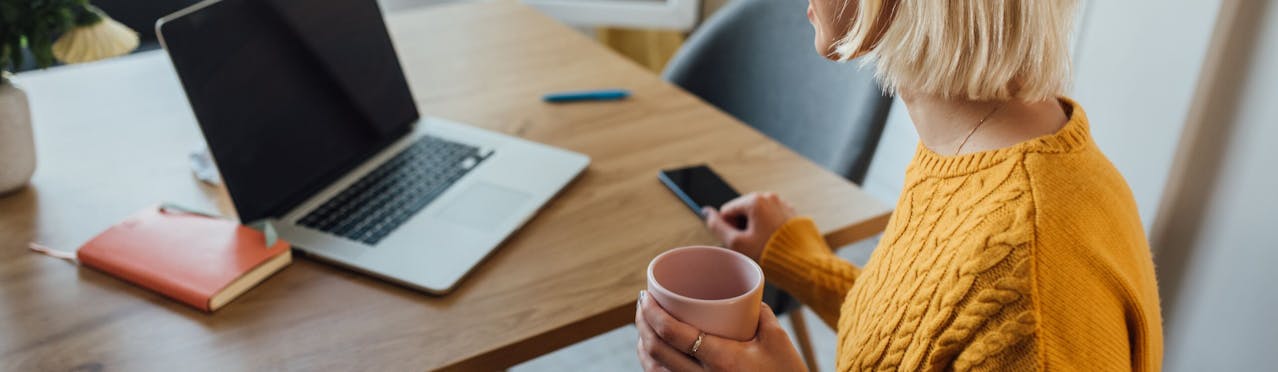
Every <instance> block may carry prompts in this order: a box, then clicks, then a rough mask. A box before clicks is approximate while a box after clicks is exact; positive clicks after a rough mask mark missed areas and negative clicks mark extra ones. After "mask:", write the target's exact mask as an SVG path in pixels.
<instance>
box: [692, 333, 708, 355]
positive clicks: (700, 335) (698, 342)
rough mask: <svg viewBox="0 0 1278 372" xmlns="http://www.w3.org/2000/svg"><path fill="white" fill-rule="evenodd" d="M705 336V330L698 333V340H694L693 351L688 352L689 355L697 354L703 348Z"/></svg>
mask: <svg viewBox="0 0 1278 372" xmlns="http://www.w3.org/2000/svg"><path fill="white" fill-rule="evenodd" d="M703 337H706V333H705V332H701V333H698V334H697V340H696V341H694V342H692V349H691V350H692V352H690V353H688V354H689V355H692V356H696V355H697V350H701V338H703Z"/></svg>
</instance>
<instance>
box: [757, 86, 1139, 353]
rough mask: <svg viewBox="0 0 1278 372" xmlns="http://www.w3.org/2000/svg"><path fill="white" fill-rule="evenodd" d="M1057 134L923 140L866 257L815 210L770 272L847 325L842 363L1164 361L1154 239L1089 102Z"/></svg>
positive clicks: (788, 232)
mask: <svg viewBox="0 0 1278 372" xmlns="http://www.w3.org/2000/svg"><path fill="white" fill-rule="evenodd" d="M1061 104H1062V105H1063V106H1065V107H1066V109H1067V110H1068V111H1069V114H1070V120H1069V122H1068V123H1067V124H1066V125H1065V127H1064V128H1063V129H1061V130H1060V131H1059V132H1058V133H1056V134H1053V135H1049V136H1043V137H1039V138H1035V139H1032V140H1029V141H1026V142H1023V143H1020V144H1017V145H1015V146H1012V147H1009V148H1005V149H999V150H994V151H987V152H980V153H974V154H967V155H960V156H953V157H950V156H942V155H938V154H936V153H933V152H932V151H930V150H928V149H927V148H925V147H923V146H922V145H919V147H918V150H917V153H916V155H915V157H914V161H913V163H912V164H911V165H910V167H909V169H908V170H907V172H906V186H905V189H904V191H903V192H902V194H901V199H900V201H899V202H898V203H897V208H896V211H895V213H894V214H893V215H892V218H891V220H890V222H889V223H888V226H887V231H885V232H884V234H883V238H882V240H881V241H880V243H879V246H878V248H877V249H876V250H875V251H874V254H873V255H872V256H871V257H870V260H869V262H868V263H866V265H865V267H864V268H863V269H858V268H857V267H855V266H853V265H852V264H851V263H848V262H847V261H844V260H842V259H839V258H838V257H836V256H835V255H834V254H833V253H832V251H831V250H830V248H829V247H828V246H827V245H826V244H825V242H824V241H823V240H822V238H821V235H820V233H819V232H818V231H817V229H816V227H815V225H813V223H812V221H811V220H809V219H807V218H795V219H793V220H790V221H788V222H787V223H786V224H785V225H784V226H782V227H781V229H780V230H779V231H778V232H777V233H776V234H775V235H773V236H772V238H771V239H770V240H769V242H768V244H767V247H766V248H765V249H764V252H763V257H762V259H761V260H760V261H761V262H762V266H763V269H764V271H765V273H766V275H767V277H768V280H769V281H771V282H773V283H775V284H777V285H779V286H780V287H782V288H783V289H786V290H787V291H789V292H790V293H792V294H794V295H795V296H796V297H798V298H799V299H800V300H801V301H803V302H804V303H806V304H808V305H809V306H811V308H812V309H813V310H815V311H816V313H817V314H819V315H820V316H821V318H822V319H823V320H825V322H826V323H828V324H829V325H830V326H832V327H835V328H837V329H838V337H839V348H838V370H840V371H863V370H928V371H935V370H949V369H954V370H959V371H963V370H1035V369H1038V370H1042V369H1050V370H1077V371H1119V370H1129V369H1130V370H1137V371H1157V370H1159V369H1160V366H1161V363H1162V346H1163V336H1162V319H1161V317H1160V315H1159V304H1158V291H1157V284H1156V283H1155V281H1154V268H1153V262H1152V259H1151V256H1150V251H1149V245H1148V243H1147V242H1146V241H1145V235H1144V232H1143V229H1142V227H1141V223H1140V220H1139V218H1138V217H1137V213H1136V205H1135V202H1134V200H1133V199H1132V195H1131V191H1130V190H1129V189H1128V187H1127V184H1126V183H1125V182H1124V181H1123V179H1122V176H1120V175H1119V174H1118V172H1117V171H1116V170H1115V169H1114V167H1113V165H1111V164H1110V162H1109V160H1107V159H1106V158H1105V156H1104V155H1103V154H1101V152H1100V150H1099V149H1097V148H1096V145H1095V144H1094V143H1093V142H1092V139H1091V135H1090V134H1089V131H1088V124H1087V118H1086V117H1085V115H1084V113H1083V110H1082V108H1080V107H1079V106H1078V104H1077V103H1075V102H1073V101H1070V100H1068V99H1062V100H1061Z"/></svg>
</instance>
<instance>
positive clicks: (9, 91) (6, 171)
mask: <svg viewBox="0 0 1278 372" xmlns="http://www.w3.org/2000/svg"><path fill="white" fill-rule="evenodd" d="M35 165H36V159H35V136H34V135H33V134H32V130H31V106H30V105H29V104H28V103H27V94H26V93H25V92H23V91H22V89H18V87H17V86H15V85H14V84H13V83H12V82H8V81H5V79H4V78H3V77H0V195H4V194H8V193H10V192H13V191H16V190H18V189H20V188H22V187H23V186H25V185H26V184H27V182H28V181H30V180H31V175H32V174H34V173H35Z"/></svg>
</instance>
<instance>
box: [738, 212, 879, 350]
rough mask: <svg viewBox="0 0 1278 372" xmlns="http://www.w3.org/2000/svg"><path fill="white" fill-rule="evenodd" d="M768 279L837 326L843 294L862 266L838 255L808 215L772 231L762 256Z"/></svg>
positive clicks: (828, 322) (761, 261)
mask: <svg viewBox="0 0 1278 372" xmlns="http://www.w3.org/2000/svg"><path fill="white" fill-rule="evenodd" d="M759 263H760V266H763V272H764V275H765V276H766V277H767V279H768V281H769V282H772V283H773V284H776V285H777V286H779V287H781V289H784V290H785V291H786V292H790V294H793V295H794V296H795V297H797V298H798V299H799V301H800V302H803V303H804V304H806V305H808V306H809V307H811V308H812V310H813V311H815V312H816V313H817V315H819V316H820V317H821V320H824V321H825V323H826V324H827V325H829V326H830V327H831V328H834V327H836V325H837V324H838V320H839V310H840V308H841V307H842V304H843V298H844V297H845V296H847V293H848V290H849V289H851V288H852V283H853V282H855V281H856V277H857V276H858V275H859V274H860V273H861V270H859V269H857V267H856V266H854V265H852V263H851V262H848V261H846V260H844V259H842V258H839V257H838V256H835V255H834V252H833V251H832V250H831V249H830V247H829V246H828V245H826V244H825V239H824V238H822V237H821V233H820V232H819V231H818V230H817V228H816V224H814V223H813V222H812V220H811V219H809V218H807V217H797V218H792V219H790V220H789V221H786V223H785V224H784V225H782V226H781V228H780V229H778V230H777V232H776V233H774V234H772V237H771V239H769V240H768V243H767V245H766V246H765V247H764V249H763V255H762V256H761V257H760V260H759Z"/></svg>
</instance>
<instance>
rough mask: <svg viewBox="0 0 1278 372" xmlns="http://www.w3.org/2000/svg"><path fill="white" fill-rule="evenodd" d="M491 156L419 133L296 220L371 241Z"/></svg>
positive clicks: (415, 211)
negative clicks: (371, 169)
mask: <svg viewBox="0 0 1278 372" xmlns="http://www.w3.org/2000/svg"><path fill="white" fill-rule="evenodd" d="M491 155H492V151H481V150H480V149H479V148H478V147H474V146H469V145H465V144H461V143H457V142H451V141H448V140H444V139H441V138H438V137H432V136H422V137H421V138H420V139H418V140H417V142H414V143H413V144H412V145H410V146H409V147H408V148H406V149H404V150H403V151H400V153H399V154H396V155H395V157H393V158H391V159H390V160H389V161H387V162H385V163H382V165H381V166H379V167H377V169H375V170H373V171H372V172H369V173H368V174H366V175H364V177H361V178H360V179H359V180H358V181H355V183H353V184H351V185H350V186H347V187H346V189H345V190H342V192H340V193H338V194H337V196H334V197H333V198H332V199H329V200H328V201H326V202H324V204H323V205H321V206H320V207H319V208H315V210H313V211H311V213H309V214H307V215H306V216H305V217H302V219H301V220H300V221H298V224H300V225H302V226H306V227H309V228H312V229H316V230H320V231H324V232H327V233H330V234H334V235H337V236H341V237H344V238H347V239H351V240H354V241H358V242H362V243H365V244H368V245H374V244H377V242H380V241H381V240H382V238H385V237H386V236H387V235H390V233H391V231H394V230H395V228H398V227H399V226H400V225H402V224H404V222H405V221H408V219H409V218H412V216H413V215H414V214H417V212H418V211H420V210H422V208H425V207H426V205H428V204H430V202H431V201H433V200H435V198H437V197H439V195H440V194H442V193H443V192H444V190H447V189H448V187H449V186H452V185H453V183H456V182H457V180H458V179H461V178H462V176H465V175H466V173H469V172H470V170H472V169H475V167H476V166H478V165H479V163H481V162H483V161H484V159H487V158H488V157H489V156H491Z"/></svg>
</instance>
